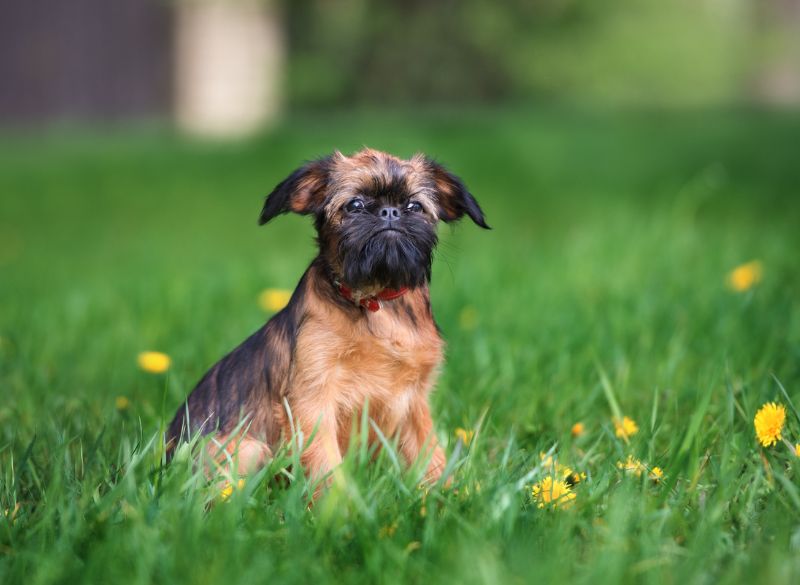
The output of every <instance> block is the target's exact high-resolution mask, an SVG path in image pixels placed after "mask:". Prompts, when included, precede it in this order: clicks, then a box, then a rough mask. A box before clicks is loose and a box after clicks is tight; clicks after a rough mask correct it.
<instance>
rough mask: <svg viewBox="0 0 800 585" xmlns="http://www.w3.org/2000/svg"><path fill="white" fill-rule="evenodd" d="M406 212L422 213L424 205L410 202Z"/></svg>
mask: <svg viewBox="0 0 800 585" xmlns="http://www.w3.org/2000/svg"><path fill="white" fill-rule="evenodd" d="M406 211H410V212H412V213H419V212H420V211H422V205H421V204H420V203H419V201H409V202H408V205H406Z"/></svg>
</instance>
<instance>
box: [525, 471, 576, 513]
mask: <svg viewBox="0 0 800 585" xmlns="http://www.w3.org/2000/svg"><path fill="white" fill-rule="evenodd" d="M531 495H532V496H533V499H534V500H535V501H536V506H537V507H538V508H544V507H545V506H548V505H549V506H552V507H553V508H558V507H561V508H567V507H569V506H571V505H572V504H573V501H574V500H575V497H576V496H575V492H573V491H572V488H571V487H570V486H569V485H567V483H566V482H565V481H562V480H560V479H556V478H554V477H553V476H551V475H548V476H547V477H545V478H544V479H543V480H542V481H540V482H538V483H537V484H535V485H534V486H533V488H531Z"/></svg>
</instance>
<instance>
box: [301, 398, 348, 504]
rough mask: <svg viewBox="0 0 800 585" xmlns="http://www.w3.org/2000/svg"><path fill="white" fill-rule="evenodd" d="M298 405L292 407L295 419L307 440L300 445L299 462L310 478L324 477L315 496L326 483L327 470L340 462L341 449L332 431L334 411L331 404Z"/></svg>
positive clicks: (331, 469)
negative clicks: (316, 408) (299, 406)
mask: <svg viewBox="0 0 800 585" xmlns="http://www.w3.org/2000/svg"><path fill="white" fill-rule="evenodd" d="M314 410H315V409H312V408H308V409H304V408H302V407H301V408H299V409H297V410H296V411H295V415H296V416H297V421H298V422H299V424H300V428H301V429H302V431H303V435H304V436H305V437H306V438H310V441H309V442H308V443H306V444H305V445H303V452H302V454H301V455H300V462H301V463H302V465H303V469H304V470H305V472H306V475H307V476H308V477H309V478H310V479H311V480H314V481H319V480H324V482H322V483H320V484H319V485H318V486H317V489H316V490H315V491H314V499H316V498H317V497H319V495H320V493H321V491H322V489H323V488H324V487H326V486H328V485H330V483H331V481H332V477H331V475H330V473H331V472H332V471H333V470H334V469H335V468H336V466H337V465H339V464H340V463H341V462H342V452H341V450H340V449H339V442H338V438H337V431H336V415H335V414H334V409H333V408H323V409H322V410H321V414H320V410H316V412H314Z"/></svg>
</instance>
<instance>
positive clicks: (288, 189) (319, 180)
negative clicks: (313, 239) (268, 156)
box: [258, 156, 333, 225]
mask: <svg viewBox="0 0 800 585" xmlns="http://www.w3.org/2000/svg"><path fill="white" fill-rule="evenodd" d="M332 160H333V157H332V156H327V157H325V158H321V159H317V160H314V161H311V162H308V163H306V164H305V165H303V166H302V167H300V168H299V169H297V170H296V171H294V172H293V173H292V174H291V175H289V176H288V177H286V178H285V179H284V180H283V181H281V182H280V183H278V184H277V185H276V186H275V188H274V189H273V190H272V192H271V193H270V194H269V195H267V198H266V201H264V207H263V209H262V210H261V215H260V216H259V218H258V224H259V225H264V224H265V223H267V222H268V221H269V220H271V219H273V218H274V217H276V216H278V215H281V214H283V213H286V212H288V211H296V212H297V213H301V214H304V215H305V214H309V213H316V212H318V211H319V210H320V209H321V207H322V201H323V199H324V191H325V190H326V187H327V176H328V172H329V170H330V166H331V161H332ZM309 188H311V189H312V191H309V190H308V189H309ZM293 200H294V205H293Z"/></svg>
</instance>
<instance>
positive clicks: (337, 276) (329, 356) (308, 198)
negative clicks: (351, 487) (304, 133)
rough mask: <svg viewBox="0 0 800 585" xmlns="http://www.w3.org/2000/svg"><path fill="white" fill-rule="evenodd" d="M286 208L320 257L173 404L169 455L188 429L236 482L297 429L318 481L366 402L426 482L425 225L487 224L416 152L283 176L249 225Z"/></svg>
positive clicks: (430, 330)
mask: <svg viewBox="0 0 800 585" xmlns="http://www.w3.org/2000/svg"><path fill="white" fill-rule="evenodd" d="M288 211H294V212H296V213H300V214H304V215H312V214H313V215H314V217H315V221H316V229H317V232H318V237H317V241H318V244H319V254H318V255H317V257H316V258H315V259H314V261H313V262H312V263H311V265H310V266H309V267H308V269H307V270H306V272H305V274H304V275H303V277H302V278H301V279H300V283H299V284H298V285H297V288H296V289H295V291H294V293H293V294H292V297H291V300H290V301H289V304H288V305H287V306H286V307H285V308H284V309H283V310H281V311H280V312H279V313H277V314H276V315H275V316H274V317H273V318H272V319H270V320H269V321H268V322H267V324H266V325H264V326H263V327H262V328H261V329H259V330H258V331H256V333H254V334H253V335H252V336H251V337H249V338H248V339H247V340H246V341H245V342H244V343H242V344H241V345H240V346H239V347H237V348H236V349H234V350H233V351H232V352H231V353H230V354H228V355H227V356H226V357H224V358H223V359H222V360H220V361H219V362H218V363H217V364H215V365H214V366H213V367H212V368H211V370H210V371H209V372H208V373H207V374H206V375H205V376H204V377H203V378H202V380H200V382H199V383H198V385H197V387H196V388H195V389H194V390H193V391H192V393H191V395H190V396H189V397H188V399H187V400H186V402H185V404H184V405H183V406H181V407H180V408H179V409H178V412H177V413H176V415H175V418H174V419H173V421H172V423H171V424H170V426H169V429H168V431H167V437H166V439H167V444H168V448H169V452H170V453H171V452H172V450H173V449H174V447H175V445H176V444H177V443H178V442H179V441H180V440H182V439H186V438H187V437H188V436H189V435H191V434H196V433H200V434H204V435H207V434H213V435H214V439H215V440H214V441H213V443H214V444H215V445H216V446H217V447H216V449H217V452H216V453H215V454H214V456H215V457H217V458H218V459H221V458H227V456H226V453H225V452H223V449H224V450H225V451H226V452H227V454H230V455H233V454H234V453H235V457H236V461H237V470H238V472H239V473H240V474H247V473H251V472H253V471H255V470H257V469H258V468H260V467H262V466H264V465H265V464H266V463H267V462H268V460H269V458H270V457H271V455H272V452H273V450H274V449H275V448H276V447H277V446H278V445H280V444H282V442H284V441H287V440H290V439H291V437H292V429H294V430H295V431H297V430H300V431H302V433H303V435H304V436H305V437H311V436H312V435H313V436H314V438H313V440H312V441H311V442H310V444H308V445H305V446H304V450H303V452H302V454H301V459H300V460H301V463H302V465H303V466H304V468H305V470H306V473H307V474H308V476H309V477H311V478H313V479H323V478H325V477H326V476H327V475H328V473H329V472H330V471H332V470H333V469H334V468H335V467H336V465H337V464H339V463H340V462H341V460H342V454H343V453H345V452H346V450H347V448H348V444H349V439H350V432H351V429H352V428H353V427H352V423H353V421H354V417H356V418H355V420H358V417H360V416H361V412H362V409H363V408H364V406H365V405H366V404H367V403H368V413H369V416H370V418H371V419H372V420H373V421H374V423H375V424H376V425H377V426H378V428H380V429H381V431H382V433H383V434H384V435H385V436H386V437H392V438H396V439H397V441H398V447H399V450H400V452H401V454H402V456H403V458H404V459H405V461H406V462H407V463H408V464H409V465H410V464H412V463H414V462H415V461H416V460H417V459H418V458H420V457H424V458H425V460H429V463H428V467H427V470H426V476H425V477H426V481H428V482H435V481H437V480H438V479H439V478H440V476H441V474H442V472H443V470H444V466H445V456H444V452H443V451H442V449H441V447H440V446H439V445H438V443H437V440H436V434H435V432H434V430H433V421H432V419H431V411H430V406H429V404H428V397H429V394H430V392H431V388H432V386H433V384H434V379H435V377H436V375H437V370H438V368H439V366H440V365H441V363H442V349H443V345H444V343H443V341H442V339H441V337H440V335H439V329H438V327H437V325H436V323H435V321H434V319H433V315H432V314H431V304H430V295H429V290H428V284H429V282H430V277H431V261H432V255H433V251H434V248H435V247H436V242H437V237H436V225H437V223H438V221H439V220H442V221H445V222H452V221H456V220H458V219H460V218H461V217H462V216H464V215H465V214H466V215H468V216H469V217H470V218H471V219H472V220H473V221H474V222H475V223H476V224H477V225H479V226H481V227H483V228H486V229H489V226H487V225H486V222H485V220H484V215H483V212H482V210H481V208H480V206H479V205H478V203H477V202H476V201H475V199H474V198H473V197H472V195H471V194H470V193H469V191H467V189H466V188H465V187H464V185H463V184H462V182H461V180H460V179H458V178H457V177H456V176H454V175H452V174H450V173H449V172H448V171H447V170H445V169H444V168H443V167H442V166H441V165H439V164H437V163H436V162H434V161H432V160H430V159H428V158H426V157H424V156H422V155H416V156H414V157H412V158H411V159H410V160H401V159H398V158H396V157H394V156H391V155H389V154H386V153H383V152H379V151H376V150H371V149H365V150H362V151H360V152H358V153H356V154H354V155H353V156H350V157H347V156H344V155H342V154H341V153H339V152H335V153H334V154H332V155H330V156H328V157H326V158H322V159H319V160H316V161H313V162H310V163H308V164H306V165H305V166H303V167H301V168H300V169H298V170H296V171H295V172H294V173H292V174H291V175H290V176H289V177H288V178H287V179H285V180H284V181H283V182H281V183H280V184H278V185H277V186H276V187H275V189H274V190H273V191H272V193H270V195H269V196H268V197H267V199H266V202H265V204H264V208H263V210H262V211H261V217H260V219H259V224H262V225H263V224H265V223H267V222H268V221H270V220H271V219H273V218H274V217H276V216H277V215H280V214H282V213H286V212H288ZM290 417H291V418H290ZM292 419H293V420H292ZM242 421H244V423H243V422H242ZM369 440H370V441H371V442H373V441H377V437H376V436H375V435H373V434H371V435H370V437H369Z"/></svg>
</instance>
